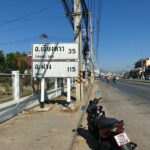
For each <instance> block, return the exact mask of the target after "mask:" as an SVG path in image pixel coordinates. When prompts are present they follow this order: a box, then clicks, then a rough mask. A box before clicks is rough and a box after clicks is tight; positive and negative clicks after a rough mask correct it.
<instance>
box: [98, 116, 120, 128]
mask: <svg viewBox="0 0 150 150" xmlns="http://www.w3.org/2000/svg"><path fill="white" fill-rule="evenodd" d="M118 123H120V121H119V120H117V119H115V118H109V117H105V116H102V117H100V118H99V120H98V121H97V127H98V128H99V129H100V128H106V127H111V126H113V125H115V124H118Z"/></svg>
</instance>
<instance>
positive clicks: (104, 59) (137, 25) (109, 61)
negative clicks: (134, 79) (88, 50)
mask: <svg viewBox="0 0 150 150" xmlns="http://www.w3.org/2000/svg"><path fill="white" fill-rule="evenodd" d="M101 22H102V23H101V36H100V37H101V39H100V50H99V52H98V58H99V64H100V66H101V67H103V68H105V69H108V70H123V69H128V68H131V67H133V65H134V63H135V61H136V60H138V59H140V58H142V57H150V0H103V6H102V20H101Z"/></svg>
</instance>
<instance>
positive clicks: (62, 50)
mask: <svg viewBox="0 0 150 150" xmlns="http://www.w3.org/2000/svg"><path fill="white" fill-rule="evenodd" d="M78 51H79V49H78V44H77V43H53V44H33V50H32V58H33V60H58V59H59V60H60V59H61V60H66V59H69V60H77V59H78V57H79V56H78V54H79V52H78Z"/></svg>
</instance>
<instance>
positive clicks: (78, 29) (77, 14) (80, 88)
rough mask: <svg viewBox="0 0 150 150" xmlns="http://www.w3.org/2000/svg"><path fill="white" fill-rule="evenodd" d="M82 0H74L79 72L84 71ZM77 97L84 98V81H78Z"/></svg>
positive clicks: (75, 38) (78, 98)
mask: <svg viewBox="0 0 150 150" xmlns="http://www.w3.org/2000/svg"><path fill="white" fill-rule="evenodd" d="M81 18H82V13H81V1H80V0H74V35H75V37H74V40H75V43H78V45H79V74H80V73H81V72H82V36H81ZM76 99H77V100H81V99H83V83H82V82H80V83H76Z"/></svg>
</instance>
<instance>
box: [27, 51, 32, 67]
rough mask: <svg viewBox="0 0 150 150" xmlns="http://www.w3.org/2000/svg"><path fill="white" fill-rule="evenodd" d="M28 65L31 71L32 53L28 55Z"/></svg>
mask: <svg viewBox="0 0 150 150" xmlns="http://www.w3.org/2000/svg"><path fill="white" fill-rule="evenodd" d="M27 64H28V67H29V68H30V69H31V68H32V53H31V52H29V53H28V56H27Z"/></svg>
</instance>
